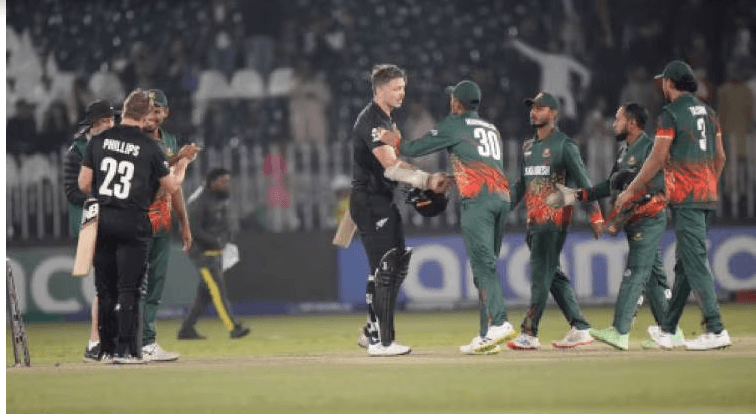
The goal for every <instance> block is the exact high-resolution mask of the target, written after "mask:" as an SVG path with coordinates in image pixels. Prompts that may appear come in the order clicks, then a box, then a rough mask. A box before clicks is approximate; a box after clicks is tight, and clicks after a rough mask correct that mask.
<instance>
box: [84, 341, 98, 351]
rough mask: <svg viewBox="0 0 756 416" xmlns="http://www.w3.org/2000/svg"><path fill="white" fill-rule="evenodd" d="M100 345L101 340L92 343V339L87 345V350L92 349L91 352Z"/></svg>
mask: <svg viewBox="0 0 756 416" xmlns="http://www.w3.org/2000/svg"><path fill="white" fill-rule="evenodd" d="M98 345H100V340H99V339H98V340H97V341H92V340H91V339H90V340H89V343H88V344H87V349H90V350H91V349H92V348H94V347H96V346H98Z"/></svg>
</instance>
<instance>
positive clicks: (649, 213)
mask: <svg viewBox="0 0 756 416" xmlns="http://www.w3.org/2000/svg"><path fill="white" fill-rule="evenodd" d="M653 147H654V141H653V140H652V139H651V138H650V137H648V135H646V133H641V135H640V136H638V138H637V139H635V141H634V142H633V143H632V144H628V143H625V144H623V145H622V146H621V147H620V150H619V156H618V157H617V162H616V163H615V164H614V167H613V168H612V172H611V173H610V175H609V177H610V178H611V177H612V176H613V175H614V174H615V173H616V172H619V171H622V170H634V171H636V172H638V171H640V168H641V166H643V163H644V162H645V161H646V159H647V158H648V155H650V154H651V148H653ZM622 191H623V189H614V188H612V182H611V180H610V179H607V180H605V181H602V182H599V183H598V184H596V185H595V186H593V187H592V188H589V189H588V190H587V194H588V198H587V200H588V201H595V200H597V199H601V198H605V197H607V196H611V197H612V198H613V199H614V198H616V197H617V195H619V193H620V192H622ZM663 191H664V174H663V173H662V172H661V171H659V172H658V173H657V174H656V175H655V176H654V177H653V178H652V179H651V180H650V181H649V182H648V183H647V184H646V186H645V187H644V188H643V189H642V190H640V191H638V192H637V193H636V195H645V194H650V195H652V198H651V200H649V201H648V202H646V203H644V204H641V205H638V206H635V207H634V208H633V212H631V213H630V221H631V222H632V221H634V220H635V219H637V218H640V217H643V216H646V217H653V216H655V215H656V214H658V213H659V211H661V210H663V209H664V207H665V206H666V198H665V197H664V195H663Z"/></svg>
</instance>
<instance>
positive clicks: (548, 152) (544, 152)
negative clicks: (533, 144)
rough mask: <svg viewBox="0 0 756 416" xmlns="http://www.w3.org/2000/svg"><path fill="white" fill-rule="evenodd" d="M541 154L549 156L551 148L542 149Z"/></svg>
mask: <svg viewBox="0 0 756 416" xmlns="http://www.w3.org/2000/svg"><path fill="white" fill-rule="evenodd" d="M541 156H542V157H544V158H546V157H551V150H550V149H549V148H548V147H547V148H545V149H543V153H542V154H541Z"/></svg>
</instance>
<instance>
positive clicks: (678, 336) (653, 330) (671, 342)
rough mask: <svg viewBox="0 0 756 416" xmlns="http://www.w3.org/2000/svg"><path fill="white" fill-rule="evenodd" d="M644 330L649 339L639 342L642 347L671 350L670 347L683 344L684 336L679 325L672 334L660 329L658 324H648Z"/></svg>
mask: <svg viewBox="0 0 756 416" xmlns="http://www.w3.org/2000/svg"><path fill="white" fill-rule="evenodd" d="M646 332H647V333H648V336H649V337H650V338H651V340H650V341H643V342H641V347H642V348H644V349H654V348H661V349H664V350H671V349H672V348H676V347H683V346H685V336H684V335H683V332H682V329H680V327H679V326H678V327H677V331H675V334H674V335H672V334H670V333H668V332H664V331H662V329H661V327H660V326H659V325H651V326H649V327H648V329H647V330H646Z"/></svg>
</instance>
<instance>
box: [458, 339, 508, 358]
mask: <svg viewBox="0 0 756 416" xmlns="http://www.w3.org/2000/svg"><path fill="white" fill-rule="evenodd" d="M459 352H461V353H462V354H467V355H492V354H498V353H499V352H501V347H500V346H499V344H496V343H494V342H491V340H490V339H488V338H487V337H481V336H480V335H476V336H475V338H473V339H472V341H470V343H469V344H467V345H462V346H460V347H459Z"/></svg>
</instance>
